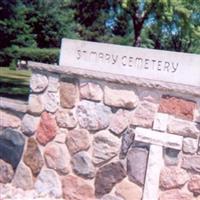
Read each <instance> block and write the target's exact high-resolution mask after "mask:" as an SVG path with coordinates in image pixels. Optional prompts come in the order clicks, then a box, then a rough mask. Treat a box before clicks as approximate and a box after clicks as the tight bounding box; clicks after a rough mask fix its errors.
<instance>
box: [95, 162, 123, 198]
mask: <svg viewBox="0 0 200 200" xmlns="http://www.w3.org/2000/svg"><path fill="white" fill-rule="evenodd" d="M125 176H126V172H125V170H124V167H123V165H122V164H121V163H120V162H112V163H110V164H107V165H104V166H103V167H101V168H100V169H99V170H98V171H97V174H96V178H95V194H96V196H97V197H102V196H103V195H105V194H107V193H109V192H110V191H111V190H112V188H113V187H114V186H115V185H116V184H117V183H119V182H120V181H122V180H123V179H124V178H125Z"/></svg>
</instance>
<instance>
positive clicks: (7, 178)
mask: <svg viewBox="0 0 200 200" xmlns="http://www.w3.org/2000/svg"><path fill="white" fill-rule="evenodd" d="M13 175H14V171H13V168H12V166H11V165H10V164H9V163H7V162H5V161H4V160H1V159H0V183H4V184H6V183H9V182H11V180H12V178H13Z"/></svg>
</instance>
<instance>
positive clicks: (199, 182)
mask: <svg viewBox="0 0 200 200" xmlns="http://www.w3.org/2000/svg"><path fill="white" fill-rule="evenodd" d="M188 189H189V190H190V191H191V192H193V193H194V194H195V195H200V175H193V176H192V178H191V179H190V181H189V183H188Z"/></svg>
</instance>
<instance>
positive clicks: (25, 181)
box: [12, 162, 33, 190]
mask: <svg viewBox="0 0 200 200" xmlns="http://www.w3.org/2000/svg"><path fill="white" fill-rule="evenodd" d="M12 185H13V186H15V187H17V188H22V189H23V190H30V189H32V188H33V177H32V173H31V169H30V168H29V167H27V166H26V165H25V164H24V163H23V162H20V163H19V165H18V167H17V170H16V172H15V175H14V178H13V180H12Z"/></svg>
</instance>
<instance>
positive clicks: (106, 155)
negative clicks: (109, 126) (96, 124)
mask: <svg viewBox="0 0 200 200" xmlns="http://www.w3.org/2000/svg"><path fill="white" fill-rule="evenodd" d="M119 149H120V140H119V138H117V137H116V136H114V135H112V134H111V133H110V132H109V131H108V130H104V131H99V132H98V133H96V134H95V135H94V140H93V154H92V156H93V162H94V164H102V163H104V162H106V161H108V160H110V159H111V158H113V157H115V156H116V155H117V154H118V153H119Z"/></svg>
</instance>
